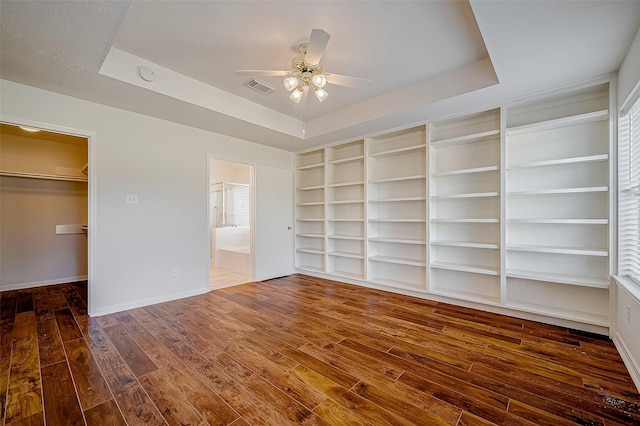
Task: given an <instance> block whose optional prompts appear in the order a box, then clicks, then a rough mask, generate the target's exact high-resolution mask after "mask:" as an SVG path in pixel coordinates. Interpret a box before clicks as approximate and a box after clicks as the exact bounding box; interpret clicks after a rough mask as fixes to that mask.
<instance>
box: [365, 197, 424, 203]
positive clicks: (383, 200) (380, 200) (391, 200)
mask: <svg viewBox="0 0 640 426" xmlns="http://www.w3.org/2000/svg"><path fill="white" fill-rule="evenodd" d="M426 199H427V197H398V198H378V199H377V200H369V202H370V203H399V202H403V201H425V200H426Z"/></svg>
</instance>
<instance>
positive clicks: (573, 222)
mask: <svg viewBox="0 0 640 426" xmlns="http://www.w3.org/2000/svg"><path fill="white" fill-rule="evenodd" d="M507 222H508V223H547V224H560V225H607V224H608V223H609V220H608V219H573V218H572V219H562V218H537V219H536V218H530V219H524V218H523V219H508V220H507Z"/></svg>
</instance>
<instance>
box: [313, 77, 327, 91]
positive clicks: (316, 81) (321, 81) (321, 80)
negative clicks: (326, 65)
mask: <svg viewBox="0 0 640 426" xmlns="http://www.w3.org/2000/svg"><path fill="white" fill-rule="evenodd" d="M311 81H312V82H313V85H314V86H316V87H318V88H320V89H322V88H323V87H324V85H325V84H327V77H325V75H324V74H316V75H314V76H313V78H312V79H311Z"/></svg>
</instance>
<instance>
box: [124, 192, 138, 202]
mask: <svg viewBox="0 0 640 426" xmlns="http://www.w3.org/2000/svg"><path fill="white" fill-rule="evenodd" d="M127 204H138V194H127Z"/></svg>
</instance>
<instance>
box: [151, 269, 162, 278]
mask: <svg viewBox="0 0 640 426" xmlns="http://www.w3.org/2000/svg"><path fill="white" fill-rule="evenodd" d="M159 277H160V273H159V272H158V270H157V269H154V270H153V271H151V279H152V280H157V279H158V278H159Z"/></svg>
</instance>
